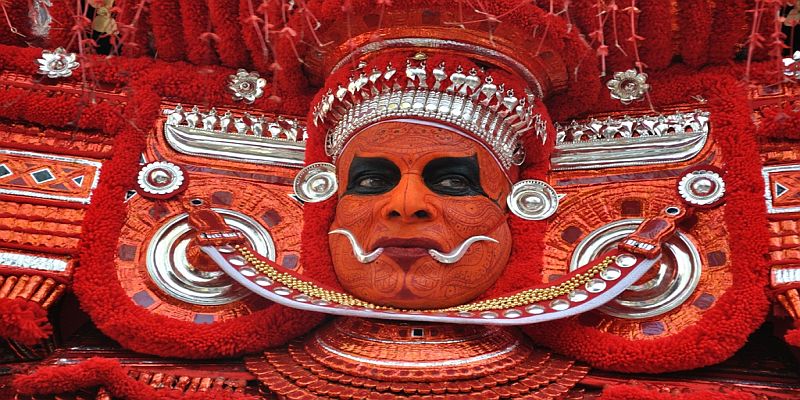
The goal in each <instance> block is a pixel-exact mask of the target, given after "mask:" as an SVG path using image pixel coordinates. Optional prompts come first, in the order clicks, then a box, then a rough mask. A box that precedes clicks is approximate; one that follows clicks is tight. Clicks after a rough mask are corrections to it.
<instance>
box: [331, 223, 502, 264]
mask: <svg viewBox="0 0 800 400" xmlns="http://www.w3.org/2000/svg"><path fill="white" fill-rule="evenodd" d="M328 234H329V235H332V234H340V235H344V237H346V238H347V240H348V241H349V242H350V246H351V247H352V248H353V255H354V256H355V257H356V260H358V262H360V263H362V264H368V263H371V262H373V261H375V259H377V258H378V256H380V255H381V254H382V253H383V247H378V248H377V249H375V250H373V251H372V252H370V253H366V252H365V251H364V249H363V248H362V247H361V246H360V245H359V244H358V241H357V240H356V237H355V235H353V233H352V232H350V231H348V230H347V229H341V228H340V229H334V230H332V231H330V232H328ZM482 241H486V242H492V243H499V242H498V241H497V240H496V239H493V238H490V237H488V236H483V235H478V236H470V237H469V238H467V240H465V241H464V242H462V243H461V244H460V245H458V246H456V248H455V249H453V250H452V251H450V252H449V253H442V252H440V251H437V250H434V249H429V250H428V254H430V255H431V257H433V259H434V260H436V261H438V262H440V263H442V264H453V263H457V262H458V261H459V260H461V258H462V257H464V254H467V250H469V247H470V246H472V245H473V244H474V243H476V242H482Z"/></svg>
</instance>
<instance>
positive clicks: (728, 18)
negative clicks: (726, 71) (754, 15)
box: [706, 0, 747, 63]
mask: <svg viewBox="0 0 800 400" xmlns="http://www.w3.org/2000/svg"><path fill="white" fill-rule="evenodd" d="M746 9H747V0H727V1H721V2H716V3H715V6H714V21H713V27H714V40H709V41H708V45H707V46H706V54H707V55H708V61H709V62H712V63H724V62H727V61H728V60H730V59H731V58H732V57H733V56H734V55H735V54H736V46H737V45H738V44H739V43H742V42H744V39H745V32H746V31H747V16H746V13H745V12H744V10H746Z"/></svg>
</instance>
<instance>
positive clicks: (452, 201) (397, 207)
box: [330, 121, 511, 309]
mask: <svg viewBox="0 0 800 400" xmlns="http://www.w3.org/2000/svg"><path fill="white" fill-rule="evenodd" d="M337 171H338V175H339V176H338V180H339V182H340V183H341V185H340V189H339V203H338V206H337V210H336V216H335V219H334V222H333V224H332V225H331V229H330V231H331V233H333V234H332V235H330V248H331V254H332V256H333V263H334V270H335V271H336V274H337V277H338V279H339V282H340V283H341V284H342V286H343V287H344V288H345V289H346V290H347V291H348V292H349V293H352V294H353V295H355V296H357V297H359V298H362V299H364V300H367V301H371V302H374V303H376V304H381V305H387V306H393V307H402V308H420V309H424V308H440V307H448V306H452V305H456V304H461V303H464V302H467V301H469V300H471V299H473V298H475V297H477V296H479V295H480V294H481V293H483V292H484V291H485V290H486V289H488V287H489V286H491V285H492V284H493V283H494V282H495V280H496V279H497V278H498V277H499V275H500V274H501V273H502V271H503V268H504V267H505V264H506V262H507V261H508V256H509V253H510V249H511V233H510V230H509V227H508V224H507V222H506V209H505V201H504V199H505V197H506V196H507V195H508V192H509V190H510V184H509V182H508V180H507V179H506V178H505V175H504V174H503V171H502V170H501V168H500V166H499V165H498V164H497V162H496V161H495V160H494V159H493V158H492V156H491V154H490V153H489V152H488V151H487V150H486V149H485V148H484V147H482V145H481V144H479V143H478V142H475V141H474V140H471V139H469V138H467V137H465V136H463V135H461V134H460V133H458V132H456V131H453V130H450V129H448V128H445V127H442V126H434V125H431V124H429V123H423V122H419V121H417V122H412V121H389V122H383V123H379V124H376V125H373V126H371V127H369V128H367V129H365V130H364V131H362V132H361V133H359V134H358V135H357V136H356V137H355V138H353V139H352V140H351V142H350V143H349V144H348V146H347V148H346V149H345V150H344V152H343V153H342V157H341V158H340V160H339V165H338V166H337ZM345 231H346V232H347V233H344V232H345ZM380 249H382V250H380ZM354 250H358V251H356V252H354ZM360 256H363V257H360ZM437 259H438V260H437ZM365 260H369V262H368V263H364V262H363V261H365ZM442 261H445V262H442Z"/></svg>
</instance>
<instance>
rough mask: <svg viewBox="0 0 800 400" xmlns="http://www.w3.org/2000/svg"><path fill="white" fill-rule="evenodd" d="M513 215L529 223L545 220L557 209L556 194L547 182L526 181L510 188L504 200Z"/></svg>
mask: <svg viewBox="0 0 800 400" xmlns="http://www.w3.org/2000/svg"><path fill="white" fill-rule="evenodd" d="M506 203H507V204H508V209H509V210H511V212H512V213H514V215H516V216H518V217H520V218H522V219H527V220H529V221H539V220H543V219H547V218H548V217H550V216H551V215H553V214H555V212H556V210H557V209H558V194H557V193H556V191H555V189H553V188H552V187H551V186H550V185H548V184H547V182H543V181H538V180H533V179H528V180H524V181H519V182H517V183H515V184H514V186H513V187H512V188H511V194H509V195H508V198H507V199H506Z"/></svg>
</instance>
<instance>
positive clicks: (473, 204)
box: [441, 197, 506, 238]
mask: <svg viewBox="0 0 800 400" xmlns="http://www.w3.org/2000/svg"><path fill="white" fill-rule="evenodd" d="M441 209H442V215H443V219H444V223H445V224H447V226H448V227H449V228H450V229H451V230H452V231H453V232H454V233H456V234H457V235H459V236H460V237H461V238H466V237H468V236H475V235H483V234H486V233H488V232H489V231H490V230H494V229H495V228H496V227H497V225H498V224H500V222H502V221H503V220H504V219H505V217H506V214H505V212H504V211H503V210H502V209H501V208H500V207H498V205H497V204H495V203H494V202H492V201H491V200H489V199H487V198H485V197H480V198H477V197H469V198H466V197H462V198H459V197H455V198H447V199H446V201H442V202H441Z"/></svg>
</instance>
